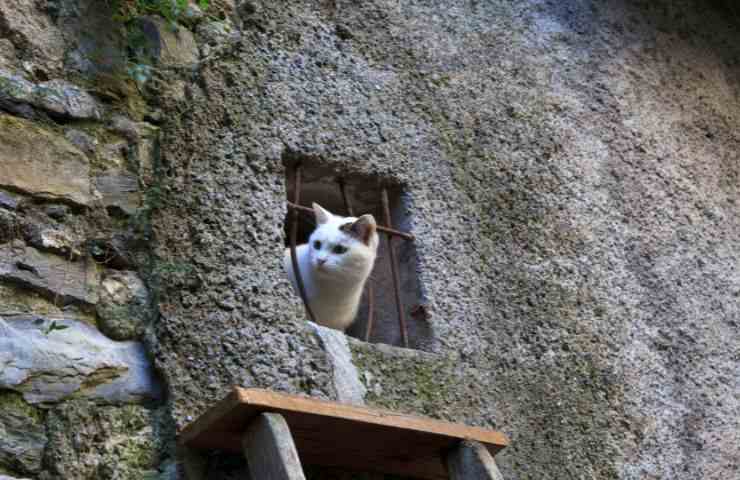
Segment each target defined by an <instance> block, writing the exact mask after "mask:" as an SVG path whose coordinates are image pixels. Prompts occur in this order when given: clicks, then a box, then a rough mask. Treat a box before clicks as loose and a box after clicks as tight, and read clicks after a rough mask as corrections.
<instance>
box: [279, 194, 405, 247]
mask: <svg viewBox="0 0 740 480" xmlns="http://www.w3.org/2000/svg"><path fill="white" fill-rule="evenodd" d="M288 208H290V209H292V210H300V211H302V212H306V213H310V214H312V215H313V213H314V212H313V209H312V208H309V207H304V206H303V205H298V204H297V203H295V202H288ZM378 231H379V232H383V233H387V234H389V235H393V236H396V237H401V238H403V239H405V240H411V241H413V240H414V236H413V235H411V234H410V233H406V232H401V231H400V230H394V229H393V228H389V227H386V226H383V225H378Z"/></svg>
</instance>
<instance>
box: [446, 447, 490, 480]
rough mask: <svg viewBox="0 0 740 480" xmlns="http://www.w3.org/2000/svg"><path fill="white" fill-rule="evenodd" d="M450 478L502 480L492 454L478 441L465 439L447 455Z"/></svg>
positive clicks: (458, 479) (451, 479) (455, 479)
mask: <svg viewBox="0 0 740 480" xmlns="http://www.w3.org/2000/svg"><path fill="white" fill-rule="evenodd" d="M447 472H448V473H449V475H450V480H503V477H502V476H501V472H499V471H498V467H496V462H495V461H494V460H493V455H491V452H489V451H488V449H487V448H486V447H484V446H483V445H481V444H480V443H478V442H473V441H470V440H465V441H463V442H460V444H459V445H458V446H457V447H456V448H454V449H452V450H451V451H450V453H449V454H448V455H447Z"/></svg>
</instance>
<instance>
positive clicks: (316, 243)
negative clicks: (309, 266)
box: [313, 240, 321, 250]
mask: <svg viewBox="0 0 740 480" xmlns="http://www.w3.org/2000/svg"><path fill="white" fill-rule="evenodd" d="M313 248H315V249H316V250H321V242H320V241H318V240H316V241H314V242H313Z"/></svg>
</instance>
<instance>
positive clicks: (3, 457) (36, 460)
mask: <svg viewBox="0 0 740 480" xmlns="http://www.w3.org/2000/svg"><path fill="white" fill-rule="evenodd" d="M45 445H46V429H45V427H44V423H43V415H42V414H41V412H40V411H39V410H38V409H36V408H35V407H32V406H30V405H28V404H27V403H26V402H25V401H23V399H22V398H21V396H20V394H18V393H15V392H7V391H0V469H3V468H6V469H10V470H12V471H17V472H20V473H23V474H35V473H38V472H39V470H41V461H42V457H43V454H44V446H45ZM0 478H2V475H0Z"/></svg>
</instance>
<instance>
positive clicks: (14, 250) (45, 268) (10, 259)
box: [0, 242, 100, 305]
mask: <svg viewBox="0 0 740 480" xmlns="http://www.w3.org/2000/svg"><path fill="white" fill-rule="evenodd" d="M21 244H22V242H21ZM72 248H73V247H72ZM70 253H72V252H70ZM68 258H69V256H68ZM0 280H4V281H6V282H11V283H14V284H16V285H21V286H23V287H26V288H30V289H32V290H34V291H37V292H39V293H41V294H42V295H44V296H46V297H47V298H49V299H52V300H54V301H55V302H56V303H58V304H60V305H67V304H70V303H78V304H84V305H94V304H95V303H97V301H98V285H99V283H100V276H99V271H98V266H97V265H96V264H95V262H92V261H84V262H70V261H68V259H67V258H62V257H59V256H57V255H50V254H47V253H43V252H39V251H38V250H36V249H35V248H32V247H25V246H23V245H12V246H11V245H5V246H2V247H0Z"/></svg>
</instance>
